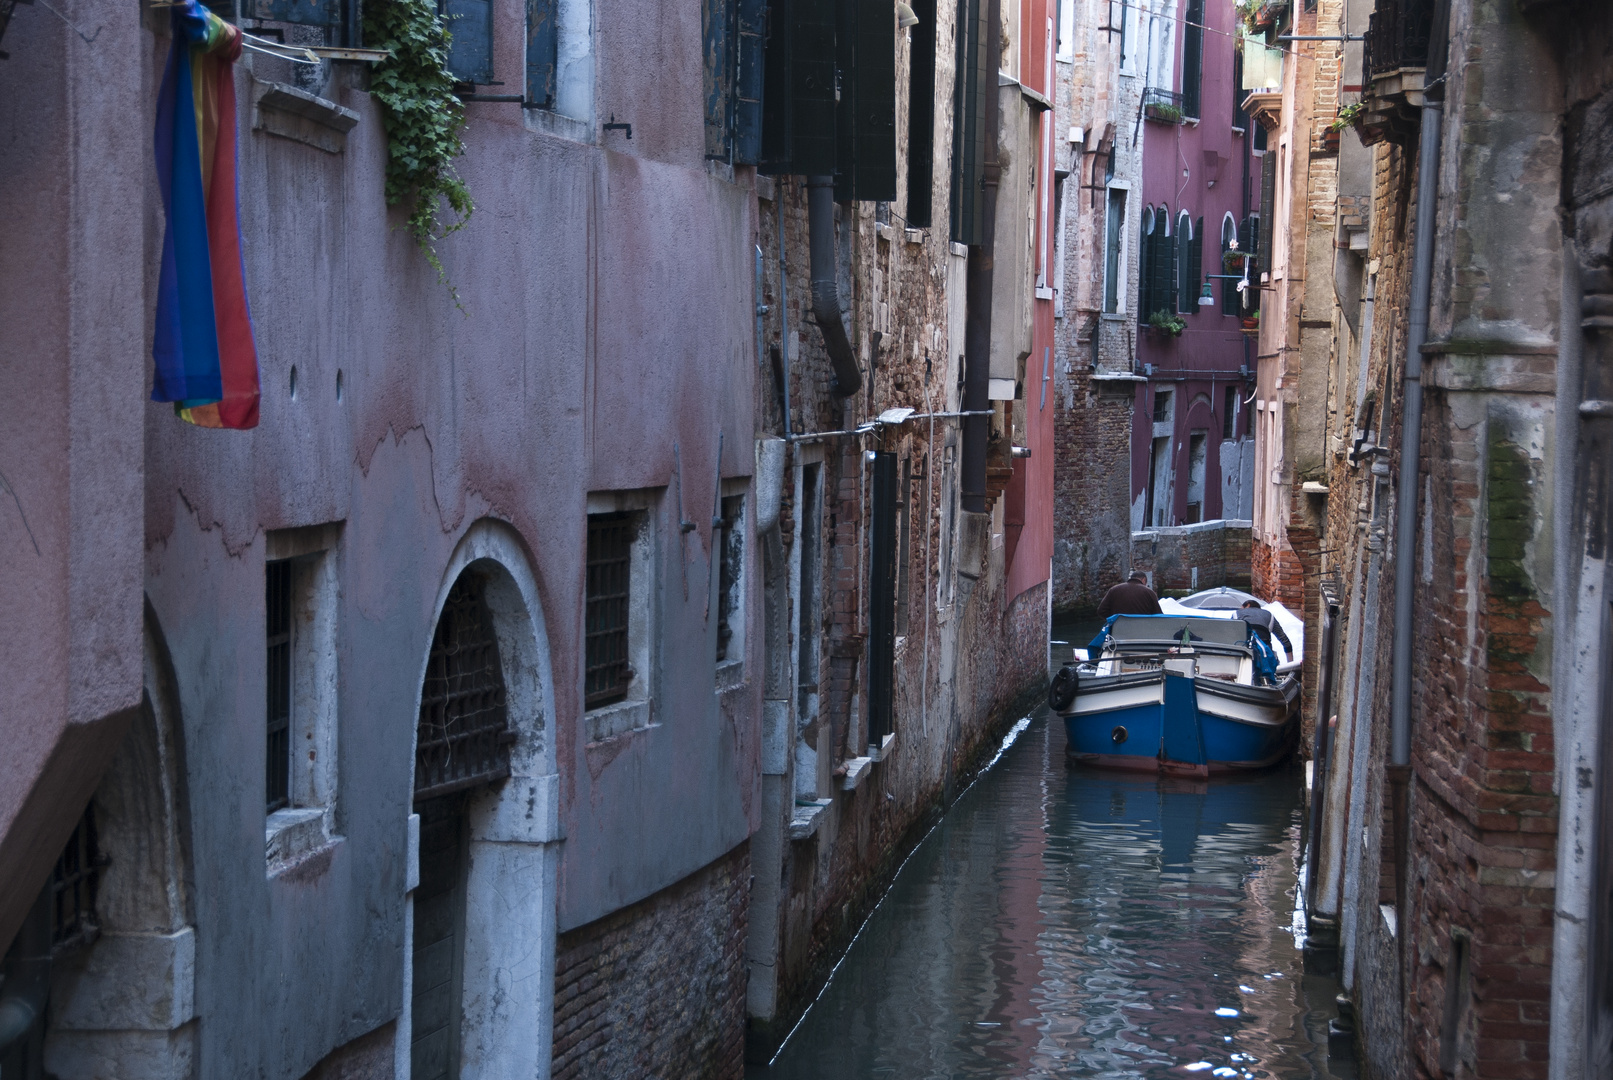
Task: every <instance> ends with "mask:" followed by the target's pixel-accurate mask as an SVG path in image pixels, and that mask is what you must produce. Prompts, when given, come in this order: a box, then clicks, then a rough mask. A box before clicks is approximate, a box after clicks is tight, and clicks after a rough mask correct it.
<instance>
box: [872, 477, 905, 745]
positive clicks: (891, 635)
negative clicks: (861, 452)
mask: <svg viewBox="0 0 1613 1080" xmlns="http://www.w3.org/2000/svg"><path fill="white" fill-rule="evenodd" d="M897 497H898V490H897V484H896V455H895V454H892V453H888V452H885V451H881V452H879V453H877V454H875V455H874V468H873V521H872V522H871V528H870V535H869V559H870V566H869V575H868V576H869V580H868V594H869V600H868V741H869V743H870V744H871V745H874V746H878V745H879V743H880V741H881V740H882V739H884V737H885V736H886V735H889V734H890V733H891V731H892V730H893V723H894V717H893V716H892V710H893V708H894V705H895V685H896V563H897V559H896V540H897V534H896V524H897V515H896V509H897V505H896V504H897Z"/></svg>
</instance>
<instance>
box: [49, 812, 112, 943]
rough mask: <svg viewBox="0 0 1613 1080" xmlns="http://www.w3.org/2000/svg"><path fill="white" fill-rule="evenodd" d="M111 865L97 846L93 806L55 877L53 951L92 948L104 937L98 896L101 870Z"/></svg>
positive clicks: (70, 839)
mask: <svg viewBox="0 0 1613 1080" xmlns="http://www.w3.org/2000/svg"><path fill="white" fill-rule="evenodd" d="M107 861H108V860H107V858H106V857H105V856H104V855H102V854H101V852H100V849H99V847H98V846H97V844H96V836H95V804H94V803H91V804H90V805H89V806H87V807H85V808H84V816H83V817H81V818H79V821H78V824H77V825H75V826H74V827H73V835H72V836H69V837H68V838H67V847H65V848H63V849H62V854H61V857H60V858H58V859H57V860H56V870H55V872H54V873H53V874H52V875H51V882H50V891H51V910H50V941H51V946H52V948H71V947H72V946H73V945H76V944H79V943H84V944H88V943H89V942H92V941H94V940H95V938H96V937H97V936H98V935H99V934H100V932H101V930H100V918H99V917H98V916H97V915H96V913H95V894H96V890H97V889H98V888H99V887H100V884H101V868H102V867H104V866H106V864H107Z"/></svg>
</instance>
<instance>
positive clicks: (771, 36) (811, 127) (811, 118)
mask: <svg viewBox="0 0 1613 1080" xmlns="http://www.w3.org/2000/svg"><path fill="white" fill-rule="evenodd" d="M769 22H770V26H769V32H768V35H767V48H766V57H765V61H764V70H763V73H762V74H763V82H764V85H765V87H766V90H765V93H764V94H763V98H762V109H763V113H764V120H763V125H762V161H761V171H762V172H764V173H768V174H773V175H785V174H795V175H799V176H825V175H828V174H830V173H833V172H834V170H835V9H834V6H833V5H832V4H827V3H822V2H818V0H774V3H773V4H772V9H771V18H770V20H769Z"/></svg>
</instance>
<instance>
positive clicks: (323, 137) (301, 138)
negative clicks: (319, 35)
mask: <svg viewBox="0 0 1613 1080" xmlns="http://www.w3.org/2000/svg"><path fill="white" fill-rule="evenodd" d="M258 85H259V86H261V87H263V88H264V89H263V91H262V92H261V93H259V94H258V95H257V99H256V101H255V102H254V104H256V106H257V110H256V117H255V119H254V120H253V122H252V128H253V130H254V131H262V132H266V133H267V134H270V135H278V136H280V137H281V138H283V139H290V140H292V141H293V142H300V143H305V144H307V145H308V146H312V147H314V148H316V149H319V150H323V151H325V152H326V153H327V154H339V153H341V152H342V150H343V149H344V148H345V147H346V146H347V133H348V132H349V131H351V130H353V128H354V127H356V126H357V125H358V122H359V119H360V117H359V114H358V113H357V112H355V111H353V110H352V109H349V108H346V107H345V106H342V105H338V104H336V103H335V102H334V101H327V100H326V99H325V98H322V97H318V96H316V95H314V94H310V93H309V92H308V91H306V90H299V89H298V88H297V87H295V86H287V85H286V84H285V83H273V82H271V83H259V84H258Z"/></svg>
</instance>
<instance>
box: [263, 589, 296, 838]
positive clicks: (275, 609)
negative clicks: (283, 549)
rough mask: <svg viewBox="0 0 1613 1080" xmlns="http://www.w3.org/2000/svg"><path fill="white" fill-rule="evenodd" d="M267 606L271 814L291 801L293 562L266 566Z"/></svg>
mask: <svg viewBox="0 0 1613 1080" xmlns="http://www.w3.org/2000/svg"><path fill="white" fill-rule="evenodd" d="M264 607H265V610H266V612H267V615H268V625H267V627H266V630H265V633H266V639H265V644H266V645H267V646H268V658H267V665H268V684H269V686H268V689H269V696H268V702H267V708H266V713H267V716H266V719H267V724H266V728H265V734H266V739H267V741H266V748H265V757H264V760H265V761H266V762H267V763H268V768H267V776H266V778H265V804H264V809H265V810H267V811H268V812H270V813H273V812H274V811H276V810H279V809H282V808H283V807H285V806H287V805H289V804H290V802H291V562H290V560H282V561H280V562H272V563H269V564H268V566H267V567H265V569H264Z"/></svg>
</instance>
